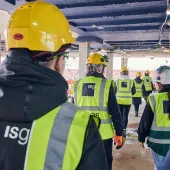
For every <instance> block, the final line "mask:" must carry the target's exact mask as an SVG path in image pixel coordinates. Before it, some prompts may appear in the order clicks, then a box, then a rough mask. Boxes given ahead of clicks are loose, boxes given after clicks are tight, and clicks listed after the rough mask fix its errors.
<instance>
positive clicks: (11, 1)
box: [5, 0, 16, 5]
mask: <svg viewBox="0 0 170 170" xmlns="http://www.w3.org/2000/svg"><path fill="white" fill-rule="evenodd" d="M5 1H6V2H9V3H10V4H12V5H16V0H5Z"/></svg>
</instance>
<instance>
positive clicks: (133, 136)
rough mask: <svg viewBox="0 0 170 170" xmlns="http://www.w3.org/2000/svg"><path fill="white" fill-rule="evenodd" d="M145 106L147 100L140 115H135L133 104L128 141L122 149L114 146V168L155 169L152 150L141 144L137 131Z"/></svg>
mask: <svg viewBox="0 0 170 170" xmlns="http://www.w3.org/2000/svg"><path fill="white" fill-rule="evenodd" d="M144 107H145V102H143V103H142V105H141V107H140V111H139V117H135V112H134V107H133V105H132V107H131V110H130V114H129V124H128V127H129V128H128V130H127V139H126V143H125V144H124V146H123V147H122V148H121V149H120V150H116V149H115V146H113V170H153V161H152V156H151V152H150V150H149V149H145V148H142V147H140V146H139V144H138V140H137V133H136V132H135V131H136V130H137V128H138V123H139V121H140V118H141V115H142V113H143V110H144Z"/></svg>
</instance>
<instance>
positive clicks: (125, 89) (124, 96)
mask: <svg viewBox="0 0 170 170" xmlns="http://www.w3.org/2000/svg"><path fill="white" fill-rule="evenodd" d="M132 87H133V80H130V79H125V80H122V79H118V80H117V93H116V98H117V103H118V104H122V105H131V104H132Z"/></svg>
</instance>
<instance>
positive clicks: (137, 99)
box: [132, 72, 144, 117]
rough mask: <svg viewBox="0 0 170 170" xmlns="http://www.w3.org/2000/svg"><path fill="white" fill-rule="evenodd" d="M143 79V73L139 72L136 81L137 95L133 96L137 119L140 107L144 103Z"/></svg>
mask: <svg viewBox="0 0 170 170" xmlns="http://www.w3.org/2000/svg"><path fill="white" fill-rule="evenodd" d="M141 77H142V73H141V72H137V73H136V78H135V79H134V84H135V89H136V93H135V94H134V95H133V96H132V103H133V105H134V109H135V116H136V117H138V113H139V106H140V105H141V103H142V92H143V90H144V84H143V81H142V79H141Z"/></svg>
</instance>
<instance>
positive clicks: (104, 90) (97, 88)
mask: <svg viewBox="0 0 170 170" xmlns="http://www.w3.org/2000/svg"><path fill="white" fill-rule="evenodd" d="M111 85H112V81H111V80H106V79H102V78H98V77H94V76H87V77H85V78H83V79H80V80H79V81H77V82H75V85H74V92H73V96H74V102H75V104H76V105H77V106H79V107H81V109H83V110H86V111H87V112H89V113H90V114H92V115H94V116H96V117H99V118H100V119H101V124H100V128H99V131H100V134H101V137H102V139H103V140H104V139H110V138H112V137H113V136H114V129H113V123H112V118H111V115H110V114H109V113H108V99H109V90H110V86H111Z"/></svg>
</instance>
